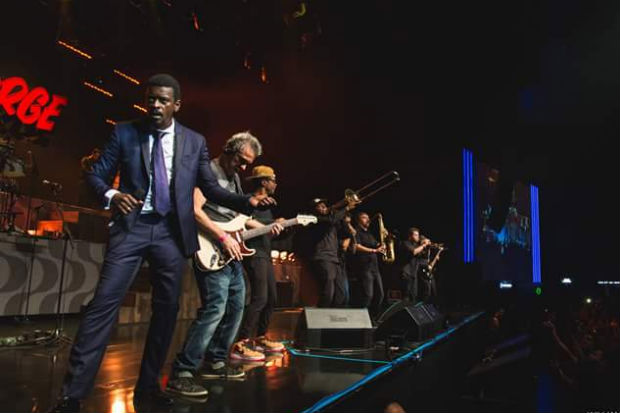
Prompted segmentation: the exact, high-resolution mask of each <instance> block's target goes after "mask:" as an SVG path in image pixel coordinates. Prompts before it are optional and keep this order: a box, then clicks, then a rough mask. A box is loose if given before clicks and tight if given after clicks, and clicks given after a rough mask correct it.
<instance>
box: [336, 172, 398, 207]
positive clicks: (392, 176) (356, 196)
mask: <svg viewBox="0 0 620 413" xmlns="http://www.w3.org/2000/svg"><path fill="white" fill-rule="evenodd" d="M398 181H400V175H399V174H398V172H396V171H390V172H387V173H385V174H383V175H381V176H380V177H378V178H377V179H375V180H374V181H372V182H370V183H368V184H366V185H364V186H363V187H361V188H359V189H357V190H353V189H349V188H347V189H345V190H344V198H342V199H341V200H340V201H338V202H336V203H335V204H334V205H332V206H331V207H330V208H332V209H333V208H341V207H342V206H344V205H346V204H349V203H353V204H359V203H361V202H362V201H364V200H365V199H367V198H368V197H370V196H372V195H374V194H376V193H377V192H379V191H381V190H383V189H385V188H387V187H388V186H392V185H393V184H395V183H396V182H398Z"/></svg>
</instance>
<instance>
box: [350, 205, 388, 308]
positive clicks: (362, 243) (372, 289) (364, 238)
mask: <svg viewBox="0 0 620 413" xmlns="http://www.w3.org/2000/svg"><path fill="white" fill-rule="evenodd" d="M356 224H357V228H356V230H357V234H356V236H355V240H356V248H355V259H354V261H355V269H356V271H357V273H358V277H359V280H360V283H361V287H362V294H361V296H362V299H361V307H362V308H368V309H369V312H370V314H371V316H376V315H377V314H378V313H379V310H380V307H381V303H382V302H383V281H382V280H381V274H380V272H379V260H378V258H377V254H384V253H385V245H380V244H379V242H378V241H377V240H376V239H375V237H374V236H373V235H372V234H371V233H370V232H369V231H368V228H369V227H370V217H369V216H368V214H367V213H366V212H360V213H359V214H357V216H356Z"/></svg>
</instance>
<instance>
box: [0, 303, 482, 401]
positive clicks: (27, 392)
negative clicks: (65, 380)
mask: <svg viewBox="0 0 620 413" xmlns="http://www.w3.org/2000/svg"><path fill="white" fill-rule="evenodd" d="M300 314H301V310H300V309H295V310H280V311H276V312H275V313H274V316H273V319H272V325H271V330H270V333H269V335H270V336H271V337H272V338H274V339H279V340H286V341H287V343H289V345H292V340H293V338H294V337H293V336H294V331H295V326H296V324H297V320H298V318H299V316H300ZM466 316H469V317H466ZM475 318H476V317H475V316H472V315H471V314H459V315H455V316H452V317H451V321H452V323H453V325H455V326H456V324H457V323H462V324H463V325H465V324H467V322H473V321H475ZM11 321H12V320H6V319H5V320H3V322H2V324H1V327H0V337H7V336H12V335H16V334H20V333H23V332H27V331H32V330H34V329H42V330H44V329H50V328H53V326H54V321H53V320H49V319H38V320H35V321H32V322H31V323H30V324H16V323H12V322H11ZM190 322H191V321H180V322H179V323H178V325H177V329H176V332H175V336H174V339H173V343H172V346H171V351H170V354H169V358H168V362H167V365H166V367H165V369H164V373H165V374H164V376H163V385H164V386H165V381H166V380H167V378H168V377H167V374H168V373H169V370H170V363H171V361H172V358H173V357H174V354H175V353H176V351H177V350H178V349H179V348H180V346H181V344H182V340H183V338H184V337H185V333H186V331H187V328H188V327H189V325H190ZM77 325H78V318H77V317H75V316H73V317H69V318H68V319H66V320H65V332H66V334H67V335H68V336H69V337H73V335H74V334H75V331H76V330H77ZM451 330H456V328H452V329H451ZM146 331H147V325H146V324H134V325H122V326H119V327H118V328H117V329H116V330H115V332H114V333H113V337H112V339H111V342H110V345H109V347H108V350H107V353H106V355H105V358H104V360H103V363H102V366H101V369H100V371H99V374H98V376H97V379H96V383H95V388H94V390H93V392H92V394H91V396H90V397H89V398H88V399H86V400H85V401H84V402H83V407H82V411H84V412H112V413H131V412H134V411H136V410H135V408H134V405H133V401H132V400H133V386H134V383H135V381H136V379H137V375H138V372H139V367H140V360H141V354H142V348H143V345H144V337H145V335H146ZM447 333H451V331H447ZM443 334H444V337H437V338H436V341H437V343H429V342H427V343H425V344H423V343H418V344H420V345H422V344H423V347H429V350H425V351H430V345H435V344H436V345H437V347H441V345H442V343H441V342H440V341H439V339H441V341H447V340H450V339H451V337H448V336H447V334H446V331H444V333H443ZM68 352H69V346H60V345H54V346H51V347H43V346H38V347H28V348H26V347H13V348H8V347H0V371H1V372H2V374H0V388H1V390H0V411H2V412H8V411H11V412H40V411H46V410H47V409H48V408H49V407H50V406H51V404H52V403H54V401H55V398H56V397H57V395H58V393H59V391H60V387H61V382H62V377H63V374H64V371H65V369H66V363H67V358H68ZM402 354H404V352H402V353H401V354H400V355H401V356H402ZM389 356H390V355H389V354H387V353H386V351H385V347H384V346H376V348H375V349H374V350H372V351H364V352H357V353H354V354H345V355H343V354H338V353H334V352H325V351H323V352H318V353H317V352H313V353H303V352H297V351H295V350H294V349H292V348H291V349H290V350H289V351H287V352H285V353H284V354H282V355H280V356H279V357H275V356H272V357H269V358H268V359H267V361H266V363H263V364H254V365H252V364H246V365H245V369H246V371H247V377H246V378H245V379H243V380H237V381H232V380H231V381H223V380H209V381H205V382H204V383H205V385H206V387H207V389H208V390H209V395H208V396H207V397H206V399H205V400H201V401H189V400H177V401H176V402H175V406H173V407H172V408H168V409H162V410H161V411H177V412H296V411H299V412H301V411H313V409H314V408H316V407H317V406H318V405H317V403H319V405H322V406H324V407H327V406H328V405H329V403H328V402H331V401H332V400H327V399H329V396H330V395H334V394H336V393H338V392H342V391H344V392H345V393H346V392H348V391H349V390H351V389H353V388H355V387H356V386H359V385H360V382H361V381H364V380H367V379H368V378H369V375H370V376H372V375H373V374H375V373H376V372H377V369H380V368H381V367H391V364H390V360H388V357H389ZM389 374H390V372H389V371H388V372H387V374H386V375H389ZM353 393H354V392H351V394H353ZM190 400H191V399H190ZM324 403H326V404H324ZM313 406H314V408H313Z"/></svg>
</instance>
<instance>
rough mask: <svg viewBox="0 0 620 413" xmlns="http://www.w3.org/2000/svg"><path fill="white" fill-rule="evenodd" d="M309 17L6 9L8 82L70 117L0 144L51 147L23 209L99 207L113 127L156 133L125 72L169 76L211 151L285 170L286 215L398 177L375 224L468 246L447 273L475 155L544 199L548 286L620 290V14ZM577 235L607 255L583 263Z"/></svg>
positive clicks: (547, 10)
mask: <svg viewBox="0 0 620 413" xmlns="http://www.w3.org/2000/svg"><path fill="white" fill-rule="evenodd" d="M168 4H170V5H171V6H168ZM297 6H298V4H297V2H292V3H291V4H289V2H287V1H284V2H255V1H239V2H237V1H187V2H165V1H125V0H112V1H109V2H94V1H54V0H46V1H42V0H14V1H11V0H9V1H4V2H2V4H1V6H0V16H1V18H2V24H1V25H0V50H1V53H0V78H5V77H8V76H22V77H24V78H25V79H26V80H27V82H28V84H29V85H31V86H35V85H40V86H44V87H45V88H47V89H48V90H49V91H50V92H51V93H56V94H60V95H64V96H67V98H68V99H69V104H68V106H67V107H66V108H65V109H64V110H63V112H62V115H61V116H60V117H59V118H58V120H57V125H56V129H55V130H54V132H53V133H52V134H40V135H41V136H38V135H37V134H36V133H34V134H33V133H32V132H33V131H32V130H26V131H20V130H18V129H19V127H18V125H17V126H16V125H14V124H13V126H10V125H11V123H10V122H11V121H12V119H11V118H10V117H9V118H6V117H2V119H1V122H2V125H1V126H2V127H1V128H0V134H2V136H0V138H2V137H5V136H6V134H7V130H6V127H7V125H9V126H10V128H9V129H11V132H12V133H14V134H15V135H16V136H18V137H24V136H31V137H32V136H34V137H33V139H31V140H27V139H21V140H18V141H17V142H16V152H17V155H19V156H21V157H26V153H27V151H28V150H30V151H31V152H32V153H33V154H34V159H35V161H36V164H37V166H38V168H37V171H38V175H36V176H35V178H34V179H30V178H20V179H19V184H20V189H21V191H22V192H23V193H32V194H33V195H35V196H40V197H51V193H50V191H49V188H48V186H43V185H41V183H40V181H41V180H42V179H44V178H45V179H49V180H51V181H56V182H60V183H62V184H63V186H64V190H63V192H62V194H61V197H62V198H63V200H64V201H67V202H70V203H79V204H86V205H90V203H91V202H92V200H90V199H88V196H87V195H86V194H87V192H86V191H84V190H82V188H80V179H79V175H80V174H79V171H80V167H79V161H80V158H81V157H82V156H84V155H86V154H88V153H90V151H91V150H92V148H94V147H96V146H97V147H102V145H103V144H104V143H105V141H106V139H107V137H108V136H109V133H110V129H111V125H110V124H108V123H106V119H110V120H113V121H121V120H127V119H131V118H135V117H136V116H139V115H140V112H139V111H138V110H136V109H135V108H133V105H134V104H136V103H140V102H141V100H142V88H141V87H140V86H136V85H134V84H133V83H131V82H128V81H127V80H125V79H123V78H121V77H119V76H117V75H116V74H114V72H113V69H118V70H121V71H122V72H124V73H127V74H130V75H132V76H134V77H135V78H137V79H139V80H140V81H144V80H146V79H147V78H148V76H149V75H150V74H153V73H157V72H170V73H172V74H174V75H175V76H176V77H178V79H179V80H180V81H181V85H182V88H183V107H182V109H181V112H180V113H179V116H178V119H179V121H180V122H182V123H184V124H186V125H187V126H189V127H191V128H193V129H195V130H197V131H199V132H201V133H203V134H204V135H205V136H206V138H207V143H208V147H209V149H210V150H211V151H212V153H213V154H217V153H218V152H219V149H220V148H221V146H222V144H223V142H224V141H225V140H226V139H227V138H228V137H229V136H230V135H231V134H233V133H235V132H238V131H241V130H245V129H250V130H251V131H252V133H254V134H255V135H256V136H258V137H259V138H260V139H261V140H262V142H263V143H264V146H265V155H264V156H263V157H262V158H260V159H259V160H258V162H259V163H266V164H270V165H271V166H273V167H274V168H275V169H276V172H277V174H278V179H279V182H280V185H279V188H278V199H279V201H280V213H281V214H282V215H284V216H290V215H293V214H295V213H297V212H300V211H302V210H303V209H305V207H306V205H307V202H308V200H310V199H312V198H314V197H317V196H322V197H328V198H329V199H330V201H336V200H338V199H340V198H341V197H342V194H343V191H344V189H345V188H347V187H350V188H353V189H355V188H357V187H359V186H362V185H364V184H365V183H366V182H368V181H370V180H372V179H374V178H375V177H376V176H378V175H381V174H382V173H384V172H386V171H389V170H393V169H394V170H397V171H398V172H400V174H401V178H402V180H401V182H400V183H399V184H398V185H395V186H394V187H392V188H390V189H388V190H386V191H384V192H383V193H382V194H380V195H377V196H376V197H375V198H374V199H371V200H369V201H368V202H367V203H366V204H365V205H364V206H363V209H366V210H368V212H370V213H374V212H379V211H380V212H382V213H383V216H384V219H385V223H386V226H387V227H388V229H398V230H400V232H401V233H403V234H404V231H405V230H406V228H408V227H410V226H412V225H415V226H419V227H421V228H422V232H423V233H424V234H425V235H427V236H429V237H430V238H431V239H432V240H433V241H437V242H445V243H446V244H447V245H448V246H450V247H452V248H451V250H449V251H446V252H447V254H446V255H445V258H444V260H445V261H444V263H445V262H446V261H449V260H452V259H453V260H454V261H455V262H456V261H458V260H459V258H460V253H458V242H459V240H460V238H461V235H460V234H461V222H460V218H461V211H460V187H461V176H460V170H461V169H460V153H461V148H462V147H468V148H469V149H471V150H472V152H473V153H474V154H476V159H479V160H481V161H484V162H487V163H488V164H489V165H493V166H494V167H497V168H498V169H499V170H501V171H506V170H507V167H506V163H512V166H511V169H512V173H513V174H514V176H515V177H516V178H519V179H520V180H521V181H522V182H523V183H524V184H529V183H532V182H533V183H535V184H537V185H538V187H539V188H540V200H541V243H542V250H543V261H542V265H543V279H549V276H553V277H554V278H556V279H559V278H561V277H562V276H563V275H564V274H566V273H568V272H571V273H574V274H575V275H577V274H582V275H583V276H584V277H607V278H609V277H613V278H617V274H618V260H617V254H615V252H612V251H616V250H617V249H618V246H619V244H618V243H619V236H618V235H619V234H618V231H617V230H616V231H610V230H608V228H616V229H617V228H618V219H619V215H618V214H617V210H618V205H619V201H618V194H619V193H618V190H617V188H618V187H619V182H618V179H620V178H619V176H620V171H619V170H618V168H619V167H620V166H619V165H620V164H619V163H618V162H617V157H618V151H619V147H618V145H620V140H618V133H619V128H620V122H619V121H618V113H620V109H619V108H620V105H619V102H620V98H619V96H620V94H619V93H618V90H619V89H618V88H619V83H618V82H619V80H618V76H617V73H618V62H619V61H620V60H619V59H618V56H619V53H618V42H617V39H618V36H619V33H620V31H619V27H620V24H619V20H618V12H619V9H618V3H617V2H615V1H608V2H576V1H568V2H538V1H534V2H525V3H523V2H511V3H510V4H508V5H507V4H505V3H503V2H499V3H498V2H475V3H471V2H453V3H452V4H450V5H449V6H446V5H444V4H443V3H437V2H425V3H420V2H395V1H389V0H387V1H370V2H354V1H348V0H345V1H338V2H335V1H329V0H317V1H313V2H309V3H307V6H308V12H307V14H306V16H305V18H304V19H302V20H298V21H294V20H291V18H290V17H291V16H292V12H294V11H295V10H298V9H297ZM192 12H195V13H196V14H197V15H198V16H199V19H198V20H199V23H200V25H199V27H198V29H197V28H196V25H195V24H194V22H193V19H192ZM58 40H65V41H67V42H68V43H69V44H71V45H74V46H76V47H79V48H81V49H83V50H85V51H87V52H89V53H91V54H92V56H93V59H91V60H88V59H84V58H82V57H80V56H78V55H76V54H75V53H73V52H71V51H69V50H67V49H66V48H64V47H61V46H59V45H58V43H57V41H58ZM248 56H249V58H248V59H247V63H248V64H247V65H245V67H244V61H245V60H246V59H245V58H246V57H248ZM262 67H265V75H266V77H265V82H263V81H261V78H260V73H261V68H262ZM85 81H86V82H90V83H92V84H94V85H97V86H98V87H101V88H104V89H106V90H109V91H111V92H112V93H113V94H114V96H113V97H112V98H110V97H106V96H104V95H102V94H100V93H98V92H95V91H93V90H92V89H90V88H87V87H85V86H84V84H83V82H85ZM37 138H42V139H38V140H37ZM46 140H47V145H46V146H45V145H44V142H45V141H46ZM506 154H508V155H509V156H506ZM507 159H508V161H507ZM80 194H82V195H80ZM575 194H577V195H576V196H575ZM575 217H576V218H575ZM568 220H573V221H571V222H573V225H571V226H563V225H562V223H564V222H567V221H568ZM575 234H581V235H584V236H587V238H588V239H592V240H595V242H597V244H598V245H602V246H604V247H602V248H597V249H592V250H591V251H590V252H591V254H590V255H589V256H588V257H580V247H579V246H578V244H577V243H575V241H574V240H573V239H572V238H573V237H574V236H575ZM567 256H568V257H575V258H574V259H566V257H567ZM442 261H443V260H442ZM545 275H546V276H547V277H545ZM457 276H458V274H456V275H455V277H457Z"/></svg>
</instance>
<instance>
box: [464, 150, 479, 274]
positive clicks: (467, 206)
mask: <svg viewBox="0 0 620 413" xmlns="http://www.w3.org/2000/svg"><path fill="white" fill-rule="evenodd" d="M474 182H475V177H474V154H473V153H472V151H470V150H468V149H463V262H465V263H471V262H474V258H475V257H474V252H475V248H474V247H475V245H474V215H475V212H474V199H475V195H476V194H475V190H474Z"/></svg>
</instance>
